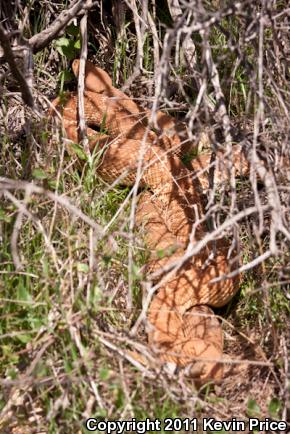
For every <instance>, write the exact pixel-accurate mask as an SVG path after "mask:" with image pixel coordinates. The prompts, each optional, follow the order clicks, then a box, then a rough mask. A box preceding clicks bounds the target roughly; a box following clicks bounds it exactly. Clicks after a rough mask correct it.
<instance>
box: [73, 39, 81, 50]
mask: <svg viewBox="0 0 290 434" xmlns="http://www.w3.org/2000/svg"><path fill="white" fill-rule="evenodd" d="M74 48H75V49H76V50H80V49H81V40H80V39H77V40H76V41H75V43H74Z"/></svg>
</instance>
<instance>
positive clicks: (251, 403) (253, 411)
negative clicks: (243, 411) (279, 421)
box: [247, 399, 261, 417]
mask: <svg viewBox="0 0 290 434" xmlns="http://www.w3.org/2000/svg"><path fill="white" fill-rule="evenodd" d="M247 413H248V416H249V417H257V416H259V415H260V414H261V409H260V407H259V405H258V404H257V402H256V400H255V399H249V400H248V408H247Z"/></svg>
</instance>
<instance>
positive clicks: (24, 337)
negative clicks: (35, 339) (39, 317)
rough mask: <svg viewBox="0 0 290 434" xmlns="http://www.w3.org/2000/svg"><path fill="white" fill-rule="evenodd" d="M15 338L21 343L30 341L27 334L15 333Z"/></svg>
mask: <svg viewBox="0 0 290 434" xmlns="http://www.w3.org/2000/svg"><path fill="white" fill-rule="evenodd" d="M16 337H17V339H18V340H19V341H20V342H22V343H23V344H28V342H30V341H31V336H30V335H29V334H23V335H17V336H16Z"/></svg>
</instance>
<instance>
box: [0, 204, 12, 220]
mask: <svg viewBox="0 0 290 434" xmlns="http://www.w3.org/2000/svg"><path fill="white" fill-rule="evenodd" d="M0 221H3V222H6V223H9V222H10V221H11V217H9V216H8V215H7V214H6V212H5V210H4V209H2V208H0Z"/></svg>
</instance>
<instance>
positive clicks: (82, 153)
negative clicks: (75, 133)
mask: <svg viewBox="0 0 290 434" xmlns="http://www.w3.org/2000/svg"><path fill="white" fill-rule="evenodd" d="M70 146H71V148H72V150H73V151H74V152H75V153H76V154H77V156H78V157H79V158H80V159H81V160H84V161H87V160H88V156H87V154H86V153H85V151H84V150H83V148H82V147H81V146H80V145H78V144H77V143H72V144H71V145H70Z"/></svg>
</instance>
